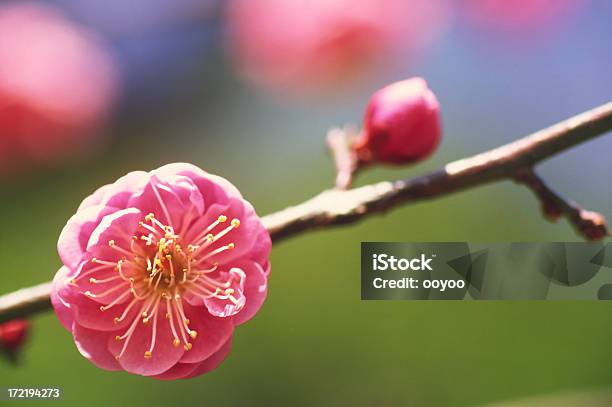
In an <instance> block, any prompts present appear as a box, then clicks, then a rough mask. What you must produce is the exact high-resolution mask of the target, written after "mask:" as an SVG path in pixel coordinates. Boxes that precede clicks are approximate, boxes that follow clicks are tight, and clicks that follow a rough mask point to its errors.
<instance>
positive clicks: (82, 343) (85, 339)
mask: <svg viewBox="0 0 612 407" xmlns="http://www.w3.org/2000/svg"><path fill="white" fill-rule="evenodd" d="M72 333H73V335H74V342H75V343H76V346H77V349H78V350H79V352H81V355H83V356H84V357H85V358H87V359H89V361H90V362H91V363H93V364H94V365H96V366H98V367H99V368H101V369H106V370H121V366H120V365H119V363H118V362H117V360H116V359H115V357H114V356H113V355H112V354H111V353H110V352H109V351H108V340H109V338H111V337H113V338H114V337H115V333H113V332H100V331H94V330H92V329H87V328H85V327H83V326H81V325H79V324H74V327H73V331H72Z"/></svg>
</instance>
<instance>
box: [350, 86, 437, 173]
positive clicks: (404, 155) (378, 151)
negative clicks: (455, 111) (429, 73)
mask: <svg viewBox="0 0 612 407" xmlns="http://www.w3.org/2000/svg"><path fill="white" fill-rule="evenodd" d="M440 134H441V124H440V105H439V104H438V100H437V99H436V96H435V95H434V94H433V92H432V91H431V90H430V89H429V88H428V87H427V82H425V80H424V79H422V78H411V79H407V80H404V81H400V82H395V83H393V84H391V85H389V86H386V87H384V88H382V89H380V90H379V91H377V92H376V93H374V95H373V96H372V98H371V99H370V102H369V103H368V107H367V109H366V113H365V119H364V126H363V131H362V132H361V134H360V135H359V137H358V139H357V141H356V143H355V147H354V148H355V151H356V153H357V155H358V157H359V160H360V161H361V162H370V161H379V162H384V163H389V164H407V163H411V162H415V161H420V160H423V159H424V158H426V157H427V156H429V155H430V154H431V153H432V152H433V151H434V150H435V149H436V147H437V146H438V143H439V142H440Z"/></svg>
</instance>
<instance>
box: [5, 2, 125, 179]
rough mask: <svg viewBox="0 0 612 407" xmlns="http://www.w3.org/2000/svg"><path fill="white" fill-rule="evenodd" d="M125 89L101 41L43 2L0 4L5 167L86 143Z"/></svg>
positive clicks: (49, 156)
mask: <svg viewBox="0 0 612 407" xmlns="http://www.w3.org/2000/svg"><path fill="white" fill-rule="evenodd" d="M116 91H117V72H116V69H115V65H114V61H113V59H112V58H111V56H110V55H109V54H108V52H107V50H106V48H105V47H104V46H103V44H102V43H101V41H100V40H99V39H98V38H97V37H95V36H94V35H92V34H91V33H90V32H89V31H87V30H85V29H84V28H82V27H80V26H78V25H75V24H74V23H72V22H70V21H68V20H66V19H65V18H64V17H62V16H61V15H60V14H59V13H58V12H56V11H55V10H54V9H52V8H50V6H47V5H42V4H38V3H30V2H24V3H5V4H2V5H0V169H2V170H7V169H12V168H13V167H14V166H17V165H23V164H27V163H31V162H41V161H43V162H44V161H49V160H58V159H61V158H63V157H65V156H66V154H68V153H70V152H74V151H75V150H77V149H79V148H81V147H85V146H86V145H87V144H88V141H89V140H88V139H89V138H90V135H91V133H92V131H94V130H95V129H96V128H97V127H98V126H99V125H100V124H101V123H102V122H103V121H104V119H105V117H106V115H107V113H108V111H109V108H110V106H111V103H112V101H113V100H114V97H115V94H116Z"/></svg>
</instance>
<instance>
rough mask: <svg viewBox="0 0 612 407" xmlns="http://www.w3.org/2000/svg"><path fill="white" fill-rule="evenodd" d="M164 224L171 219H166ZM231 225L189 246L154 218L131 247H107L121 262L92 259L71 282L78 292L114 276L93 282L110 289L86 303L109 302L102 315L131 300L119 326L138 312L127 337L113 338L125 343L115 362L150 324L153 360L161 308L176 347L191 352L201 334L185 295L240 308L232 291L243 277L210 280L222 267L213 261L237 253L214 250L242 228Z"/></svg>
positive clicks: (222, 219)
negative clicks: (82, 282) (80, 287)
mask: <svg viewBox="0 0 612 407" xmlns="http://www.w3.org/2000/svg"><path fill="white" fill-rule="evenodd" d="M160 201H161V200H160ZM163 208H164V209H165V207H163ZM164 212H167V211H165V210H164ZM166 219H167V220H169V219H170V218H169V217H168V215H167V213H166ZM227 220H228V218H227V216H225V215H221V216H219V217H218V218H217V220H215V221H214V222H212V223H211V224H210V225H208V226H207V227H206V228H204V229H203V230H202V231H201V232H200V233H198V234H197V236H196V237H195V238H193V239H191V240H192V242H191V243H189V244H187V245H186V246H185V245H184V242H183V241H182V239H181V236H179V235H178V234H177V233H175V230H174V228H173V227H172V226H171V225H167V224H164V223H162V222H161V221H160V220H158V219H157V218H156V217H155V215H154V214H153V213H150V214H148V215H147V216H145V218H144V219H143V220H142V221H141V222H139V224H138V228H137V232H136V234H134V235H133V236H132V237H131V241H130V244H129V246H127V245H126V246H127V247H122V246H121V245H120V244H117V243H116V242H115V240H110V241H108V245H109V247H110V248H111V249H112V250H115V251H117V252H118V253H119V254H120V255H121V258H120V260H118V261H108V260H102V259H98V258H94V259H92V260H91V261H92V263H94V264H95V265H96V266H94V267H93V268H91V269H90V270H88V271H86V272H84V273H82V274H80V275H78V276H77V277H76V278H74V279H72V280H71V281H70V283H71V284H73V285H76V286H78V281H79V280H82V279H83V278H85V277H89V276H92V275H95V274H96V273H105V272H108V271H113V270H114V271H115V272H113V273H112V274H111V276H110V277H107V278H104V279H96V278H94V277H90V278H89V283H90V284H91V285H98V284H100V285H102V284H104V285H105V288H106V287H108V288H107V289H106V290H104V291H100V292H98V291H96V292H92V291H85V292H83V294H84V295H85V296H87V297H88V298H98V299H105V300H108V301H109V302H108V304H107V305H102V306H100V311H101V312H106V311H108V310H110V309H111V308H113V307H115V306H116V305H118V304H122V303H124V302H126V301H128V300H129V298H130V297H131V300H130V302H129V303H128V305H127V306H126V307H125V309H124V311H123V313H122V314H121V315H118V316H116V317H115V318H114V319H113V320H114V322H115V323H116V324H117V323H119V322H122V321H123V320H125V319H126V318H127V317H128V314H129V313H130V311H131V310H132V309H134V307H139V311H138V312H137V314H136V316H135V317H134V318H133V320H132V322H131V324H130V325H129V327H128V328H127V330H126V331H125V333H123V334H122V335H117V336H116V337H115V339H116V340H117V341H123V342H124V343H123V348H122V350H121V352H120V353H119V354H118V355H116V358H117V359H120V358H121V357H122V356H123V354H124V353H125V351H126V349H127V347H128V344H129V341H130V339H131V337H132V334H133V333H134V331H135V330H136V327H137V325H138V322H139V321H140V322H141V323H143V324H145V325H147V324H149V323H150V324H151V344H150V346H149V348H148V350H146V351H145V352H144V357H145V358H146V359H150V358H152V356H153V351H154V348H155V341H156V336H157V329H158V314H159V313H160V308H164V307H163V306H165V311H166V312H165V315H164V317H165V318H166V319H167V320H168V323H167V324H166V325H167V329H170V330H171V332H172V337H173V341H172V344H173V345H174V346H175V347H178V346H180V345H181V343H182V344H183V347H184V348H185V350H187V351H188V350H190V349H191V348H192V343H191V342H190V341H191V340H193V339H195V338H196V337H197V332H196V331H194V330H192V329H190V328H189V324H190V321H189V319H188V318H187V317H186V315H185V310H184V307H183V295H185V294H189V295H191V296H194V297H197V298H199V299H201V300H205V299H209V298H216V299H219V300H224V301H230V302H231V303H233V304H234V305H236V304H238V303H239V301H238V300H237V299H236V298H235V296H234V293H235V292H234V289H233V288H231V286H232V283H233V282H235V281H236V278H238V277H239V276H238V275H237V274H236V273H233V272H231V271H230V272H229V273H226V274H227V275H228V276H227V277H225V278H221V277H219V273H216V274H212V273H213V272H214V271H216V270H217V268H218V266H219V265H218V263H217V262H215V261H214V257H215V256H217V255H218V254H219V253H222V252H225V251H227V250H231V249H233V248H234V243H228V244H225V245H221V246H220V245H218V244H216V243H217V242H218V241H219V239H221V238H222V237H224V236H225V235H227V234H228V233H230V232H231V231H232V230H233V229H236V228H238V227H239V226H240V221H239V220H238V219H233V220H232V221H231V222H229V225H227V226H225V225H224V224H226V223H227ZM223 226H225V227H223ZM106 275H107V274H105V276H106ZM215 276H216V277H215Z"/></svg>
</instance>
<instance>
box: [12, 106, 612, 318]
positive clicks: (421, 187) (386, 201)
mask: <svg viewBox="0 0 612 407" xmlns="http://www.w3.org/2000/svg"><path fill="white" fill-rule="evenodd" d="M609 130H612V102H609V103H607V104H604V105H602V106H600V107H597V108H595V109H592V110H589V111H587V112H585V113H582V114H580V115H577V116H574V117H572V118H570V119H567V120H564V121H562V122H560V123H558V124H556V125H554V126H551V127H548V128H546V129H543V130H540V131H538V132H536V133H533V134H531V135H529V136H527V137H524V138H522V139H519V140H517V141H515V142H512V143H510V144H506V145H504V146H501V147H498V148H496V149H493V150H490V151H487V152H484V153H481V154H478V155H475V156H472V157H469V158H465V159H462V160H458V161H454V162H451V163H449V164H447V165H445V166H444V167H443V168H441V169H439V170H437V171H434V172H432V173H429V174H425V175H422V176H419V177H416V178H412V179H404V180H398V181H392V182H391V181H386V182H379V183H376V184H371V185H367V186H363V187H359V188H355V189H351V190H339V189H332V190H327V191H323V192H321V193H320V194H319V195H317V196H315V197H313V198H311V199H309V200H308V201H306V202H304V203H302V204H299V205H297V206H293V207H289V208H287V209H284V210H282V211H280V212H276V213H273V214H270V215H267V216H264V217H263V218H262V221H263V223H264V225H265V227H266V228H267V229H268V231H269V232H270V235H271V236H272V239H273V240H274V241H275V242H278V241H279V240H281V239H285V238H288V237H291V236H294V235H297V234H299V233H302V232H305V231H309V230H314V229H319V228H324V227H328V226H332V225H341V224H347V223H352V222H356V221H358V220H360V219H362V218H365V217H366V216H369V215H373V214H375V213H383V212H385V211H387V210H389V209H391V208H393V207H396V206H398V205H400V204H410V203H413V202H416V201H420V200H424V199H432V198H437V197H440V196H445V195H448V194H451V193H453V192H456V191H459V190H465V189H469V188H472V187H475V186H479V185H483V184H487V183H491V182H495V181H500V180H506V179H507V180H515V181H518V182H520V183H522V184H525V185H526V186H527V187H529V188H530V189H531V190H532V191H534V192H535V194H536V196H537V197H538V198H539V199H540V200H541V201H542V202H543V205H546V204H550V203H551V202H552V203H553V204H554V205H556V209H557V210H558V211H559V212H561V213H560V215H561V214H562V215H564V216H565V217H567V218H568V219H569V220H570V221H571V222H572V223H573V224H574V226H576V227H577V229H578V232H579V233H581V234H582V235H583V236H584V237H586V238H587V239H593V238H597V237H599V238H601V237H603V236H608V235H609V232H608V230H607V228H606V225H605V221H604V220H603V216H601V215H599V214H594V213H593V212H588V211H584V210H583V209H581V208H580V207H578V206H577V205H575V204H573V203H569V202H567V201H565V200H564V199H562V198H561V197H559V196H558V195H557V194H556V193H554V192H553V191H552V190H550V189H549V188H548V187H547V186H546V185H545V184H544V183H543V182H542V181H541V180H540V179H539V178H538V177H537V176H536V175H535V173H534V172H533V167H534V166H535V165H536V164H538V163H540V162H541V161H543V160H546V159H548V158H550V157H552V156H554V155H555V154H557V153H559V152H561V151H564V150H567V149H570V148H572V147H573V146H575V145H577V144H580V143H583V142H585V141H588V140H590V139H592V138H595V137H597V136H600V135H602V134H604V133H605V132H607V131H609ZM549 215H550V213H549ZM595 215H596V216H595ZM589 218H590V221H589ZM584 222H587V223H584ZM589 225H590V226H589ZM587 226H588V227H587ZM593 228H595V229H593ZM593 230H595V231H598V232H599V234H600V235H597V234H595V235H591V233H592V231H593ZM49 292H50V284H49V283H45V284H41V285H38V286H35V287H31V288H24V289H22V290H19V291H16V292H14V293H12V294H7V295H4V296H2V297H0V322H2V321H6V320H9V319H12V318H16V317H27V316H30V315H32V314H34V313H36V312H39V311H42V310H46V309H48V308H50V302H49Z"/></svg>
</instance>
